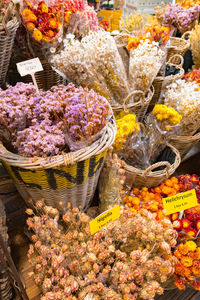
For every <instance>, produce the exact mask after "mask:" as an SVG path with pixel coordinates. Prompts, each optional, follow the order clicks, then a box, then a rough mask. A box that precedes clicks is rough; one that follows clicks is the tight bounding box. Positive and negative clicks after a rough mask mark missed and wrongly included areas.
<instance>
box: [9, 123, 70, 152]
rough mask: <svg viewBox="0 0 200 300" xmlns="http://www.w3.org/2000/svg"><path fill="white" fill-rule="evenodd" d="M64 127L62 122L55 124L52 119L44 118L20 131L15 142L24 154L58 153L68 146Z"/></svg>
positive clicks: (19, 150)
mask: <svg viewBox="0 0 200 300" xmlns="http://www.w3.org/2000/svg"><path fill="white" fill-rule="evenodd" d="M62 129H63V123H62V122H59V123H56V124H55V125H53V124H52V122H51V121H50V120H44V121H42V122H41V123H40V124H38V123H37V124H35V125H33V126H30V127H29V128H26V129H24V130H22V131H19V132H18V134H17V139H16V141H15V142H14V143H13V144H14V146H15V147H16V148H17V149H18V153H19V154H20V155H23V156H47V155H57V154H58V153H59V152H60V151H61V149H64V148H65V147H66V145H65V139H64V134H63V130H62Z"/></svg>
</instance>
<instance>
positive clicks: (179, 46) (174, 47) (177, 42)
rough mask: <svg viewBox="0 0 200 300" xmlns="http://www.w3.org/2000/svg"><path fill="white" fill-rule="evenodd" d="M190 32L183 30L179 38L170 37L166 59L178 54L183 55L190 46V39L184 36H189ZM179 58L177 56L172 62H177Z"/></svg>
mask: <svg viewBox="0 0 200 300" xmlns="http://www.w3.org/2000/svg"><path fill="white" fill-rule="evenodd" d="M189 34H190V32H189V31H187V32H185V33H184V34H183V35H182V37H181V38H177V37H170V47H169V48H168V51H167V61H169V59H170V58H171V57H172V56H173V55H175V54H179V55H181V56H184V55H185V53H186V52H187V50H188V49H189V48H190V40H189V39H188V40H185V37H186V36H189ZM178 61H179V58H177V61H176V60H175V61H174V63H178Z"/></svg>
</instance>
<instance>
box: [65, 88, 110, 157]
mask: <svg viewBox="0 0 200 300" xmlns="http://www.w3.org/2000/svg"><path fill="white" fill-rule="evenodd" d="M67 99H68V105H67V106H66V107H65V110H64V123H65V128H66V141H67V144H68V145H69V147H70V150H72V151H73V150H77V149H79V148H81V147H82V146H88V145H89V144H91V143H92V142H93V141H94V140H96V139H97V138H98V137H99V134H101V130H102V129H103V128H104V127H105V125H106V124H107V122H108V120H109V119H110V117H111V108H110V106H109V104H108V102H107V100H106V99H105V98H104V97H103V96H100V95H98V94H97V93H95V92H94V91H93V90H88V89H87V88H85V89H83V88H82V87H79V88H75V86H73V85H72V84H71V85H70V91H69V92H68V97H67Z"/></svg>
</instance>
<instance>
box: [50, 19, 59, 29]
mask: <svg viewBox="0 0 200 300" xmlns="http://www.w3.org/2000/svg"><path fill="white" fill-rule="evenodd" d="M49 25H50V27H51V28H53V29H56V28H58V22H57V21H56V19H54V18H51V19H50V20H49Z"/></svg>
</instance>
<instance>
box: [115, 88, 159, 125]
mask: <svg viewBox="0 0 200 300" xmlns="http://www.w3.org/2000/svg"><path fill="white" fill-rule="evenodd" d="M153 95H154V87H153V86H151V88H150V90H149V91H148V93H147V95H144V93H143V92H142V91H133V92H131V93H130V94H129V95H128V97H127V98H126V99H125V100H124V104H123V105H112V109H113V112H114V114H118V113H120V112H121V111H129V112H133V113H134V114H135V115H136V116H137V118H138V120H139V121H142V120H143V118H144V116H145V114H146V112H147V109H148V106H149V103H150V102H151V99H152V97H153ZM130 99H133V103H129V101H130Z"/></svg>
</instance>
